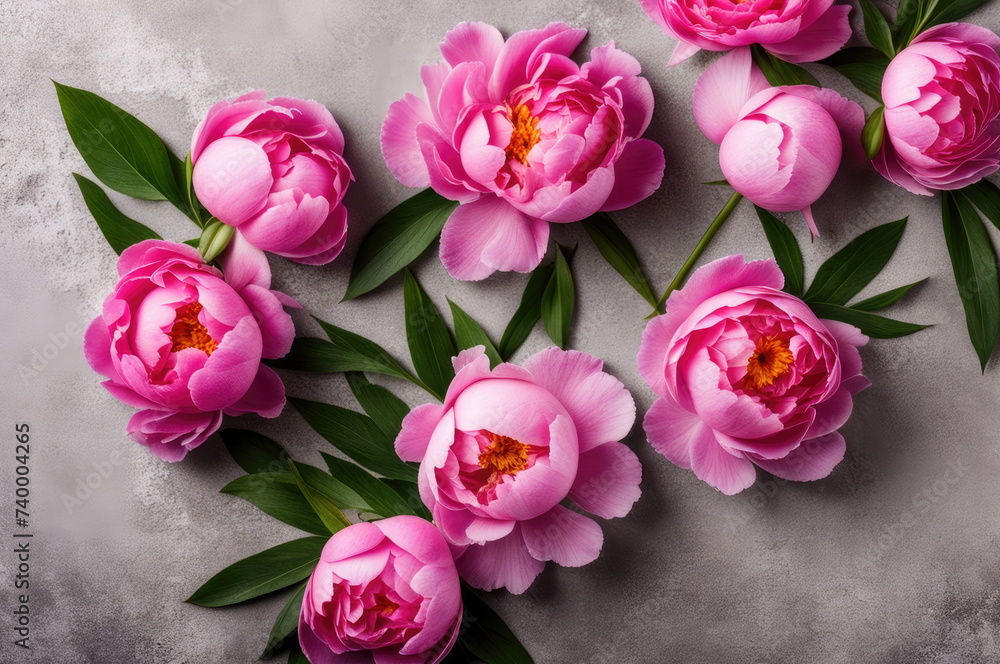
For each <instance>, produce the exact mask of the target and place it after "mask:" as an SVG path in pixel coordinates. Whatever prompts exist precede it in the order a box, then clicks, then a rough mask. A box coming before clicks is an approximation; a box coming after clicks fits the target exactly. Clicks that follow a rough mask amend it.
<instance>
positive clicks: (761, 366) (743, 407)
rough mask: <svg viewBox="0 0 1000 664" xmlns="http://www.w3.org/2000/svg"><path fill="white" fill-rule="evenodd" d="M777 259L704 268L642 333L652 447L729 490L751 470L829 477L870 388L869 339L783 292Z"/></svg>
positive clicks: (736, 260)
mask: <svg viewBox="0 0 1000 664" xmlns="http://www.w3.org/2000/svg"><path fill="white" fill-rule="evenodd" d="M783 285H784V277H783V276H782V274H781V270H779V269H778V266H777V265H776V264H775V262H774V261H773V260H767V261H754V262H751V263H747V262H745V261H744V259H743V257H742V256H729V257H728V258H723V259H721V260H717V261H715V262H714V263H710V264H708V265H706V266H704V267H702V268H701V269H699V270H698V271H696V272H695V273H694V274H693V275H692V276H691V279H690V281H689V282H688V284H687V285H686V286H685V287H684V288H683V289H681V290H679V291H675V292H674V293H672V294H671V296H670V299H669V300H667V312H666V313H665V314H664V315H662V316H657V317H656V318H654V319H653V320H652V321H650V322H649V325H648V326H647V327H646V331H645V333H644V334H643V336H642V344H641V346H640V347H639V357H638V363H639V371H640V373H641V374H642V376H643V378H645V379H646V382H647V383H649V386H650V387H651V388H652V389H653V392H655V393H656V394H657V395H658V396H659V399H658V400H657V401H656V403H654V404H653V407H652V408H651V409H650V410H649V412H648V413H647V414H646V418H645V421H644V422H643V428H645V430H646V435H647V436H648V438H649V442H650V443H651V444H652V446H653V448H654V449H656V450H657V451H658V452H660V453H661V454H663V455H664V456H665V457H667V459H669V460H670V461H671V462H673V463H674V464H676V465H678V466H680V467H681V468H690V469H691V470H693V471H694V473H695V474H696V475H697V476H698V477H699V478H701V479H702V480H704V481H705V482H708V483H709V484H711V485H712V486H713V487H715V488H716V489H719V490H720V491H722V492H723V493H726V494H734V493H738V492H739V491H742V490H743V489H745V488H747V487H748V486H750V485H751V484H753V482H754V480H755V478H756V471H755V466H759V467H760V468H763V469H764V470H766V471H768V472H770V473H772V474H773V475H777V476H778V477H782V478H784V479H788V480H800V481H805V480H816V479H820V478H822V477H826V476H827V475H829V474H830V472H831V471H832V470H833V468H834V466H836V465H837V464H838V463H840V460H841V459H843V458H844V452H845V450H846V443H845V441H844V437H843V436H841V435H840V433H838V431H837V429H839V428H840V427H841V426H842V425H843V424H844V422H846V421H847V418H848V417H849V416H850V414H851V409H852V404H853V399H852V397H853V395H854V394H855V393H857V392H859V391H860V390H863V389H864V388H865V387H867V386H868V385H869V384H870V383H869V381H868V379H867V378H865V377H864V376H863V375H861V355H860V354H859V353H858V347H859V346H863V345H864V344H865V343H866V342H867V341H868V338H867V337H866V336H865V335H863V334H861V332H860V331H859V330H858V329H857V328H855V327H853V326H851V325H847V324H845V323H840V322H837V321H832V320H820V319H819V318H817V317H816V315H815V314H813V312H812V310H811V309H809V307H808V306H807V305H806V304H805V303H804V302H803V301H802V300H800V299H798V298H797V297H794V296H792V295H789V294H788V293H785V292H784V291H782V290H781V287H782V286H783Z"/></svg>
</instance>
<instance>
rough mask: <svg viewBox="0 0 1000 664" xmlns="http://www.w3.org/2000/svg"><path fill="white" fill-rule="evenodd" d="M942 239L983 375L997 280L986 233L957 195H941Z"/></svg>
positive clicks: (998, 297)
mask: <svg viewBox="0 0 1000 664" xmlns="http://www.w3.org/2000/svg"><path fill="white" fill-rule="evenodd" d="M941 207H942V221H943V223H944V239H945V242H946V243H947V244H948V253H949V255H950V256H951V266H952V270H953V271H954V273H955V284H956V285H957V286H958V295H959V297H960V298H961V300H962V306H963V307H964V308H965V322H966V326H967V327H968V330H969V339H970V340H971V341H972V346H973V347H974V348H975V349H976V354H977V355H978V356H979V364H980V366H981V367H982V369H983V371H986V363H987V362H989V359H990V355H992V354H993V347H994V345H995V344H996V341H997V333H998V331H1000V280H998V277H997V256H996V252H995V251H994V249H993V243H992V242H991V241H990V236H989V233H987V232H986V226H985V225H984V224H983V221H982V219H980V218H979V215H978V214H976V211H975V209H974V208H973V207H972V204H971V203H969V201H968V199H967V198H965V196H963V195H962V194H961V193H952V192H948V191H943V192H941Z"/></svg>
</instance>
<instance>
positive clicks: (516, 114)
mask: <svg viewBox="0 0 1000 664" xmlns="http://www.w3.org/2000/svg"><path fill="white" fill-rule="evenodd" d="M510 122H511V124H512V125H514V131H513V132H512V133H511V135H510V144H509V145H508V146H507V150H506V153H507V160H508V161H510V160H511V159H516V160H518V161H519V162H521V163H522V164H527V163H528V153H529V152H531V148H533V147H535V145H537V144H538V141H540V140H541V139H542V132H541V130H540V129H539V128H538V118H536V117H534V116H533V115H531V112H530V111H528V107H527V106H525V105H523V104H521V105H519V106H515V107H514V108H513V109H511V111H510Z"/></svg>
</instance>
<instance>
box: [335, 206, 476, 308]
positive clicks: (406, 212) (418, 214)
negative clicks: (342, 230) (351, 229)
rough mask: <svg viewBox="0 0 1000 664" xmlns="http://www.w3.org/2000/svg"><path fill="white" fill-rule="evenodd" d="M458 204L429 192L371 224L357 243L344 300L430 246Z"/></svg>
mask: <svg viewBox="0 0 1000 664" xmlns="http://www.w3.org/2000/svg"><path fill="white" fill-rule="evenodd" d="M456 207H458V203H456V202H455V201H450V200H448V199H447V198H444V197H443V196H441V195H440V194H438V193H436V192H435V191H434V190H433V189H424V190H423V191H421V192H420V193H419V194H416V195H415V196H411V197H410V198H408V199H407V200H405V201H403V202H402V203H400V204H399V205H397V206H396V207H394V208H393V209H391V210H390V211H389V212H388V213H387V214H386V215H385V216H384V217H382V218H381V219H379V220H378V221H377V222H375V225H374V226H372V227H371V230H369V231H368V234H367V235H365V237H364V239H363V240H361V246H360V247H359V248H358V255H357V257H356V258H355V259H354V267H353V268H352V272H351V280H350V282H349V283H348V285H347V292H346V293H345V294H344V300H350V299H353V298H355V297H357V296H359V295H363V294H364V293H367V292H368V291H370V290H372V289H374V288H376V287H378V286H379V285H381V284H382V282H384V281H385V280H386V279H388V278H389V277H391V276H392V275H394V274H396V273H397V272H399V271H400V270H402V269H403V268H404V267H406V266H407V265H409V264H410V263H412V262H413V261H414V260H416V259H417V258H418V257H419V256H420V254H422V253H424V251H425V250H426V249H427V247H429V246H430V245H431V243H432V242H433V241H434V238H436V237H437V236H438V235H440V234H441V229H442V228H444V222H446V221H447V220H448V217H450V216H451V213H452V212H453V211H454V210H455V208H456Z"/></svg>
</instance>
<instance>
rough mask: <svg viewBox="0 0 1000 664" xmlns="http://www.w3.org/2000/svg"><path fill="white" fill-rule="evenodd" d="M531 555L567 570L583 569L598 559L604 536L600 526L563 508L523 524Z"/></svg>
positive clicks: (522, 529) (558, 507) (555, 508)
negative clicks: (573, 568)
mask: <svg viewBox="0 0 1000 664" xmlns="http://www.w3.org/2000/svg"><path fill="white" fill-rule="evenodd" d="M521 531H522V533H523V534H524V542H525V544H526V545H527V547H528V553H530V554H531V556H532V557H533V558H535V559H536V560H542V561H545V560H551V561H553V562H555V563H556V564H557V565H562V566H563V567H581V566H583V565H586V564H587V563H591V562H594V561H595V560H597V556H599V555H600V553H601V546H602V545H603V544H604V534H603V533H602V532H601V527H600V526H599V525H597V523H596V522H595V521H594V520H593V519H591V518H588V517H586V516H584V515H582V514H577V513H576V512H573V511H571V510H568V509H566V508H565V507H563V506H562V505H556V506H555V507H553V508H552V509H551V510H549V511H548V512H546V513H545V514H543V515H542V516H540V517H538V518H536V519H532V520H531V521H525V522H523V523H522V524H521Z"/></svg>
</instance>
